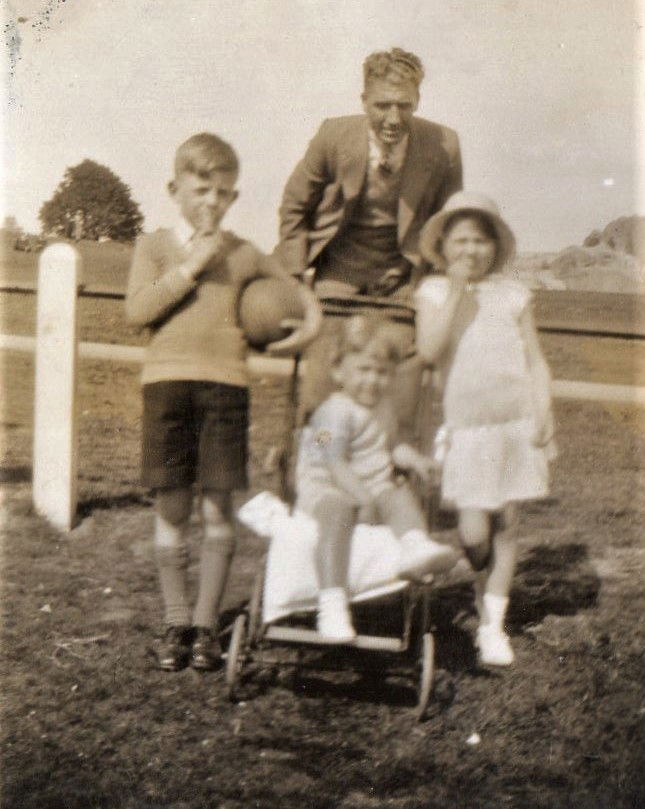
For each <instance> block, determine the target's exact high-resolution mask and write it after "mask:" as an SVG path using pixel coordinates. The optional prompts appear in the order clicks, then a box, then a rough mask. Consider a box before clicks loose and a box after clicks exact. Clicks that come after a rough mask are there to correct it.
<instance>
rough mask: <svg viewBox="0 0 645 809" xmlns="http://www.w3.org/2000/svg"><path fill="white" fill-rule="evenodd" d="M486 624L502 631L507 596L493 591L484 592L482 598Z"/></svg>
mask: <svg viewBox="0 0 645 809" xmlns="http://www.w3.org/2000/svg"><path fill="white" fill-rule="evenodd" d="M482 601H483V604H484V614H485V616H486V619H487V623H486V625H487V626H489V627H492V628H494V629H496V630H499V631H500V632H503V631H504V618H505V617H506V610H507V609H508V596H498V595H495V594H494V593H484V597H483V599H482Z"/></svg>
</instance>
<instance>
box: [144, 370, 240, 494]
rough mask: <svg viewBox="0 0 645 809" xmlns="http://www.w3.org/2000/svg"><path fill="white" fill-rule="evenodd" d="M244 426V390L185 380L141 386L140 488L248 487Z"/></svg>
mask: <svg viewBox="0 0 645 809" xmlns="http://www.w3.org/2000/svg"><path fill="white" fill-rule="evenodd" d="M248 422H249V392H248V389H247V388H243V387H237V386H235V385H224V384H221V383H219V382H201V381H183V380H182V381H173V382H154V383H151V384H149V385H144V386H143V449H142V473H141V482H142V484H143V485H144V486H147V487H149V488H151V489H165V488H179V487H183V486H190V485H191V484H193V483H197V485H198V487H199V488H201V489H216V490H218V491H232V490H233V489H244V488H246V487H247V485H248V480H247V473H246V464H247V459H248V448H247V440H248V439H247V433H248Z"/></svg>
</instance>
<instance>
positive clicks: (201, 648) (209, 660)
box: [190, 626, 222, 671]
mask: <svg viewBox="0 0 645 809" xmlns="http://www.w3.org/2000/svg"><path fill="white" fill-rule="evenodd" d="M193 632H194V634H193V646H192V649H191V654H190V665H191V666H192V667H193V668H194V669H198V670H199V671H213V669H216V668H219V667H220V666H221V665H222V647H221V646H220V643H219V638H218V637H217V633H216V632H215V631H214V630H212V629H208V628H207V627H204V626H196V627H195V628H194V630H193Z"/></svg>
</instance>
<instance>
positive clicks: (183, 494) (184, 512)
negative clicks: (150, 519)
mask: <svg viewBox="0 0 645 809" xmlns="http://www.w3.org/2000/svg"><path fill="white" fill-rule="evenodd" d="M155 506H156V510H157V514H158V515H159V516H160V517H161V518H162V519H163V520H165V521H166V522H167V523H170V525H172V526H174V527H178V526H180V525H182V524H183V523H185V522H187V520H188V519H189V517H190V512H191V510H192V507H193V493H192V489H190V488H181V489H161V490H160V491H158V492H157V497H156V501H155Z"/></svg>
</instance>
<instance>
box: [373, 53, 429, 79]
mask: <svg viewBox="0 0 645 809" xmlns="http://www.w3.org/2000/svg"><path fill="white" fill-rule="evenodd" d="M423 76H424V72H423V65H422V64H421V60H420V59H419V57H418V56H415V55H414V54H413V53H409V52H408V51H404V50H402V49H401V48H392V49H391V50H389V51H377V52H376V53H372V54H370V55H369V56H368V57H367V59H366V60H365V61H364V62H363V84H364V87H365V88H367V85H368V84H369V83H370V82H371V81H373V80H374V79H386V78H388V79H392V80H393V81H397V82H401V81H411V82H413V83H414V84H415V85H416V87H417V89H418V88H419V85H420V84H421V82H422V80H423Z"/></svg>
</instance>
